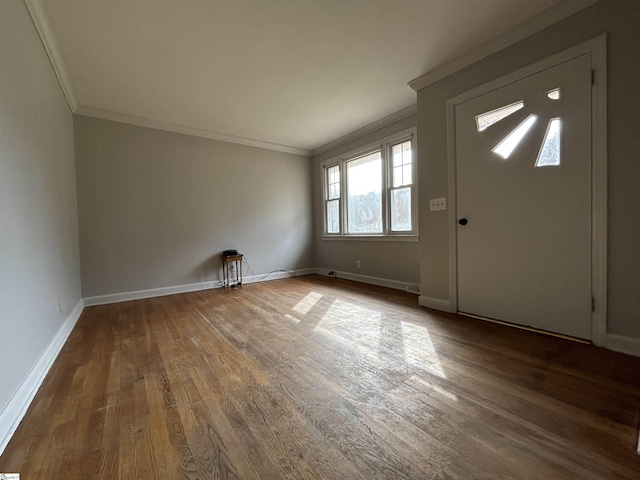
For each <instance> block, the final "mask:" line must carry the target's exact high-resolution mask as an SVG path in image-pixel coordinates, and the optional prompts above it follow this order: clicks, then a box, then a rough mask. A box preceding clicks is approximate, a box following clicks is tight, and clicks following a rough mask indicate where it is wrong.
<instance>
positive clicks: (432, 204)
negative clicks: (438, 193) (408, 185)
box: [429, 197, 447, 212]
mask: <svg viewBox="0 0 640 480" xmlns="http://www.w3.org/2000/svg"><path fill="white" fill-rule="evenodd" d="M446 209H447V199H446V198H445V197H441V198H432V199H431V200H429V210H430V211H431V212H435V211H436V210H446Z"/></svg>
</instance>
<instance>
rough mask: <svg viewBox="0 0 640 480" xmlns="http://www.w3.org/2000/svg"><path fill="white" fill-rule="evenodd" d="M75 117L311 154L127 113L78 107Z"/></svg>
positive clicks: (306, 155)
mask: <svg viewBox="0 0 640 480" xmlns="http://www.w3.org/2000/svg"><path fill="white" fill-rule="evenodd" d="M74 113H75V114H76V115H83V116H85V117H94V118H101V119H103V120H111V121H114V122H120V123H128V124H130V125H137V126H139V127H147V128H153V129H155V130H164V131H167V132H174V133H181V134H183V135H191V136H193V137H202V138H208V139H211V140H219V141H221V142H227V143H236V144H239V145H246V146H248V147H257V148H264V149H266V150H274V151H276V152H284V153H292V154H294V155H303V156H305V157H309V156H310V155H311V152H310V151H309V150H304V149H302V148H296V147H290V146H287V145H280V144H277V143H271V142H264V141H262V140H254V139H251V138H245V137H237V136H235V135H228V134H226V133H219V132H213V131H210V130H205V129H201V128H195V127H187V126H185V125H179V124H176V123H170V122H163V121H160V120H152V119H149V118H144V117H137V116H135V115H129V114H127V113H120V112H113V111H111V110H103V109H101V108H94V107H87V106H86V105H79V106H78V108H77V109H76V110H75V112H74Z"/></svg>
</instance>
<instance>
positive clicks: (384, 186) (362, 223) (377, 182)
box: [322, 130, 417, 238]
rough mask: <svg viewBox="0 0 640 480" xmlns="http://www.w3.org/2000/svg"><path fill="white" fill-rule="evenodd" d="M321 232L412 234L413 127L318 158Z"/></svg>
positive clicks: (414, 233) (414, 231) (414, 232)
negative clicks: (337, 154)
mask: <svg viewBox="0 0 640 480" xmlns="http://www.w3.org/2000/svg"><path fill="white" fill-rule="evenodd" d="M322 170H323V171H322V173H323V175H322V178H323V195H324V237H325V238H332V237H334V238H336V237H337V238H344V237H396V238H400V237H417V225H416V218H417V216H416V197H417V195H416V188H415V184H414V181H415V178H416V156H415V133H414V131H413V130H411V131H405V132H402V133H401V134H399V135H395V136H393V137H389V138H386V139H384V140H383V141H381V142H378V143H376V144H374V145H369V146H368V147H366V148H363V149H360V150H357V151H354V152H350V153H349V154H346V155H344V156H341V157H339V158H334V159H332V160H329V161H328V162H325V163H323V164H322Z"/></svg>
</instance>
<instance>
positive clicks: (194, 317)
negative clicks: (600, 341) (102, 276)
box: [0, 275, 640, 480]
mask: <svg viewBox="0 0 640 480" xmlns="http://www.w3.org/2000/svg"><path fill="white" fill-rule="evenodd" d="M416 303H417V299H416V297H415V295H410V294H406V293H404V292H399V291H395V290H389V289H385V288H379V287H373V286H369V285H363V284H357V283H353V282H349V281H346V280H340V279H330V278H325V277H319V276H314V275H311V276H305V277H299V278H293V279H286V280H277V281H272V282H265V283H257V284H249V285H244V286H243V287H241V288H238V289H234V290H230V291H224V290H221V289H217V290H207V291H202V292H197V293H188V294H182V295H173V296H167V297H159V298H152V299H146V300H139V301H132V302H125V303H119V304H112V305H105V306H98V307H90V308H87V309H85V311H84V313H83V315H82V317H81V318H80V320H79V321H78V324H77V326H76V328H75V329H74V331H73V332H72V334H71V336H70V337H69V340H68V342H67V344H66V345H65V347H64V348H63V350H62V352H61V353H60V355H59V357H58V359H57V361H56V362H55V364H54V366H53V367H52V369H51V371H50V373H49V375H48V377H47V379H46V380H45V382H44V384H43V386H42V387H41V389H40V391H39V392H38V394H37V396H36V397H35V400H34V402H33V403H32V405H31V408H30V409H29V411H28V412H27V415H26V416H25V418H24V420H23V422H22V423H21V425H20V427H19V428H18V431H17V432H16V434H15V436H14V437H13V439H12V441H11V443H10V444H9V446H8V447H7V449H6V450H5V452H4V454H3V455H2V457H0V472H20V473H21V474H22V477H21V478H23V479H54V478H55V479H59V478H64V479H83V480H84V479H94V478H100V479H112V478H113V479H116V478H130V479H154V478H158V479H173V478H186V479H195V478H203V479H205V478H230V479H231V478H238V479H254V478H255V479H281V478H296V479H298V478H305V479H306V478H324V479H377V478H392V479H400V478H410V479H421V478H438V479H449V478H460V479H477V478H503V479H533V478H539V479H564V478H571V479H603V478H620V479H623V478H628V479H638V478H640V456H638V455H637V454H636V452H635V449H636V445H637V441H638V426H639V406H640V359H639V358H634V357H629V356H626V355H622V354H617V353H614V352H610V351H606V350H603V349H599V348H595V347H592V346H589V345H582V344H578V343H573V342H569V341H567V340H562V339H557V338H551V337H545V336H542V335H539V334H536V333H531V332H526V331H521V330H517V329H513V328H509V327H505V326H502V325H496V324H491V323H485V322H481V321H478V320H473V319H468V318H464V317H460V316H455V315H448V314H443V313H439V312H434V311H429V310H426V309H422V308H419V307H417V306H416Z"/></svg>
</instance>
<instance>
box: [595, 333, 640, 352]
mask: <svg viewBox="0 0 640 480" xmlns="http://www.w3.org/2000/svg"><path fill="white" fill-rule="evenodd" d="M603 347H604V348H606V349H608V350H613V351H616V352H620V353H626V354H628V355H633V356H636V357H640V338H633V337H625V336H623V335H616V334H614V333H607V334H606V335H605V337H604V345H603Z"/></svg>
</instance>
